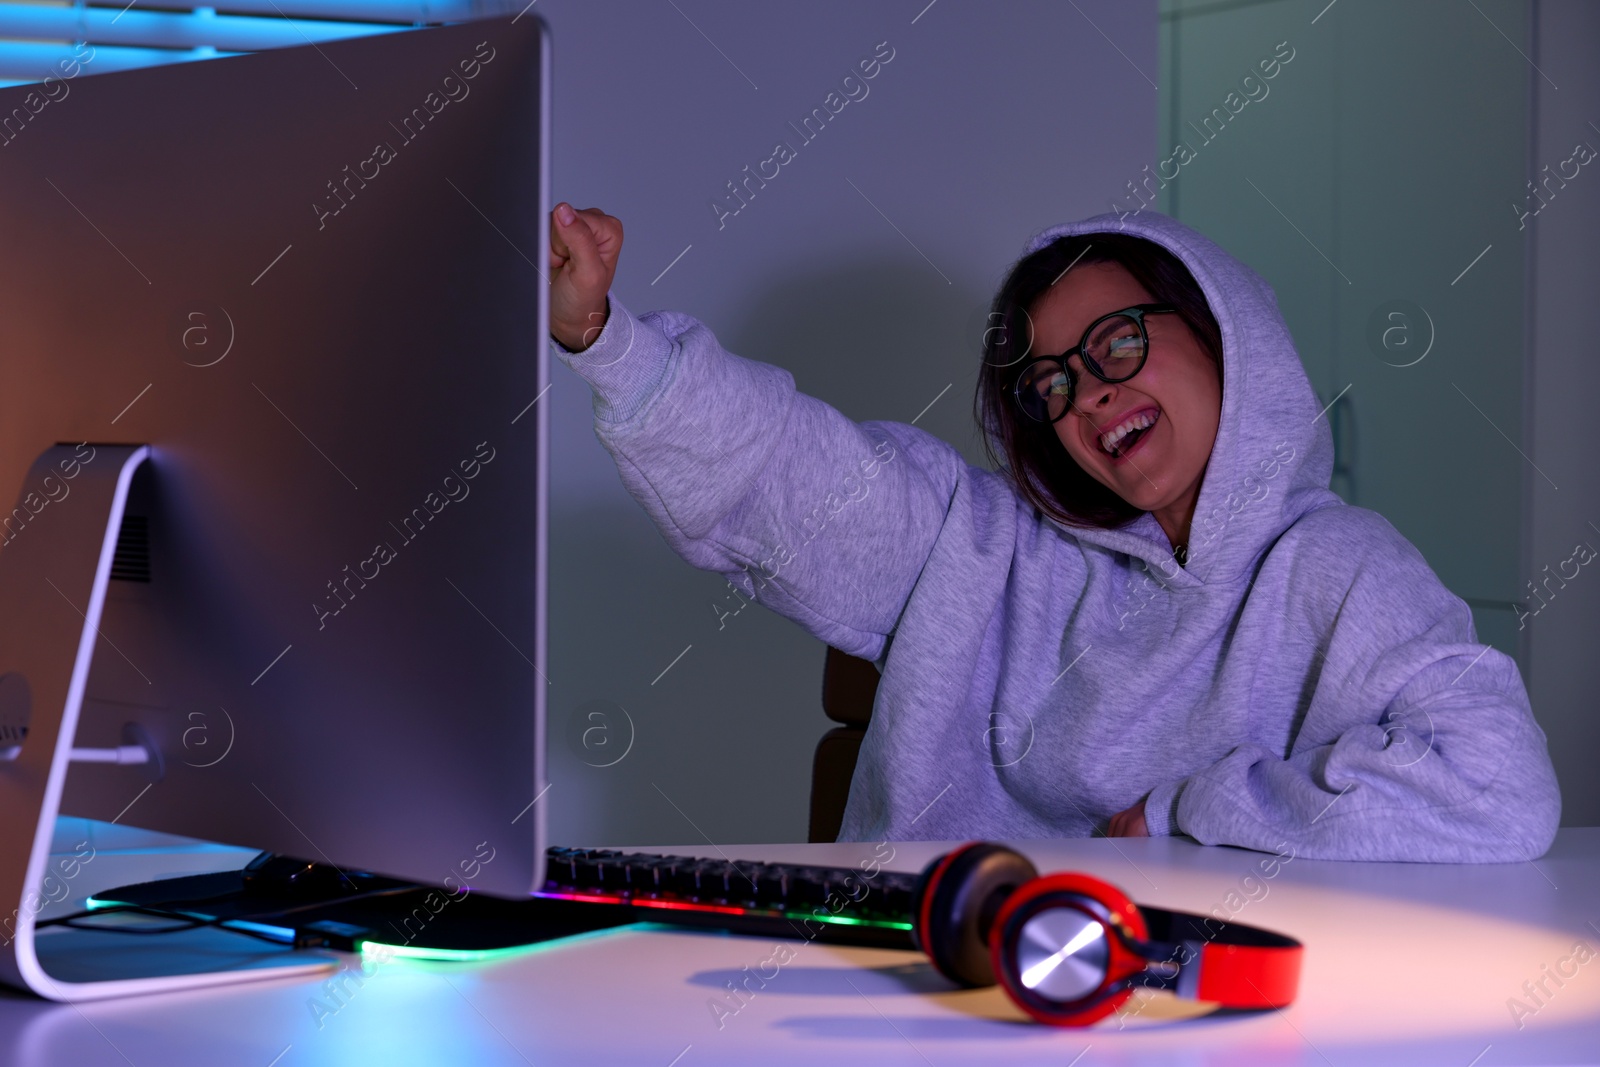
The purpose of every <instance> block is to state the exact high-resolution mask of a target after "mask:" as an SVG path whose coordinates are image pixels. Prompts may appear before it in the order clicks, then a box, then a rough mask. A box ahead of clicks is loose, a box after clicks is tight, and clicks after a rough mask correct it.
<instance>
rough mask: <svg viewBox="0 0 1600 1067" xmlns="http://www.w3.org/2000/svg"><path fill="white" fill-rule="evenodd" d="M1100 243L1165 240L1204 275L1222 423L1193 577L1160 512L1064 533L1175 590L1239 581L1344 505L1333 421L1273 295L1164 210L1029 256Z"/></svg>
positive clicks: (1030, 247)
mask: <svg viewBox="0 0 1600 1067" xmlns="http://www.w3.org/2000/svg"><path fill="white" fill-rule="evenodd" d="M1094 233H1124V234H1132V235H1133V236H1135V237H1143V238H1145V239H1147V240H1150V241H1154V242H1155V243H1157V244H1159V245H1161V246H1162V247H1163V248H1165V249H1167V251H1169V252H1171V253H1172V254H1173V255H1174V256H1177V257H1178V259H1179V260H1181V261H1182V262H1183V264H1184V266H1186V267H1188V268H1189V273H1190V274H1192V275H1194V279H1195V281H1196V282H1197V283H1199V285H1200V289H1201V291H1202V292H1203V293H1204V294H1205V298H1206V303H1207V304H1209V305H1210V307H1211V313H1212V315H1213V316H1215V317H1216V320H1217V325H1218V327H1219V328H1220V329H1221V333H1222V414H1221V418H1220V420H1219V421H1218V425H1217V436H1216V441H1215V443H1214V444H1213V445H1212V448H1211V459H1210V461H1209V462H1208V463H1207V465H1206V470H1205V474H1204V476H1203V478H1202V480H1201V483H1200V495H1199V499H1198V500H1197V502H1196V505H1195V512H1194V520H1193V523H1192V525H1191V527H1190V532H1189V555H1188V563H1187V566H1186V567H1185V568H1183V569H1182V570H1179V569H1178V568H1176V567H1175V566H1174V565H1173V560H1172V546H1171V544H1170V543H1169V542H1168V541H1167V537H1166V534H1165V533H1164V532H1163V531H1162V529H1161V526H1160V524H1159V523H1158V522H1156V520H1155V517H1154V516H1153V515H1151V514H1150V513H1149V512H1145V513H1144V514H1142V515H1140V516H1139V517H1138V518H1137V519H1135V520H1134V521H1133V522H1131V523H1129V524H1128V525H1126V526H1123V527H1121V528H1119V529H1115V530H1106V529H1102V528H1100V527H1082V526H1067V525H1065V524H1062V523H1060V522H1056V525H1058V526H1060V527H1061V528H1062V529H1064V530H1066V531H1068V532H1069V533H1071V534H1072V535H1073V536H1074V537H1075V538H1077V539H1078V540H1080V541H1084V542H1087V543H1090V544H1095V545H1099V546H1101V547H1104V548H1107V549H1111V550H1113V551H1116V552H1124V553H1127V554H1128V555H1131V556H1136V557H1138V558H1140V559H1143V560H1145V561H1146V562H1148V563H1150V564H1151V566H1152V568H1155V569H1157V570H1158V573H1159V574H1161V575H1162V576H1163V577H1164V578H1165V579H1170V583H1169V584H1172V585H1174V586H1193V585H1199V584H1203V583H1205V582H1207V581H1227V580H1230V579H1232V578H1234V577H1236V576H1238V575H1239V574H1241V573H1243V572H1245V571H1246V570H1248V569H1250V568H1251V567H1252V566H1253V564H1254V563H1255V561H1256V560H1257V558H1258V557H1259V556H1260V555H1261V553H1262V552H1264V551H1265V550H1266V549H1267V548H1268V547H1270V546H1271V544H1272V543H1273V542H1274V541H1275V540H1277V538H1278V536H1279V535H1280V534H1282V533H1283V531H1284V530H1286V529H1288V528H1289V527H1290V526H1291V525H1293V523H1294V522H1295V521H1296V520H1297V519H1298V518H1299V517H1300V516H1301V515H1304V514H1305V513H1306V512H1308V511H1311V510H1314V509H1316V508H1319V507H1326V506H1328V505H1331V504H1337V503H1340V500H1339V498H1338V496H1336V495H1335V494H1334V493H1333V492H1332V491H1331V490H1329V489H1328V480H1329V478H1331V477H1332V475H1333V434H1332V432H1331V431H1330V429H1329V426H1328V418H1327V416H1326V415H1324V414H1322V405H1321V404H1320V403H1318V401H1317V396H1316V393H1315V392H1314V391H1313V390H1312V388H1311V381H1310V379H1308V378H1307V377H1306V372H1305V368H1304V367H1303V366H1302V365H1301V363H1300V354H1299V352H1297V351H1296V350H1295V347H1294V340H1293V338H1291V337H1290V335H1289V328H1288V326H1287V325H1285V323H1284V321H1283V316H1282V315H1281V314H1280V313H1279V311H1278V300H1277V297H1276V296H1275V295H1274V294H1273V292H1272V287H1271V286H1269V285H1268V284H1267V283H1266V281H1265V280H1263V279H1262V277H1261V276H1260V275H1259V274H1257V273H1256V272H1255V271H1253V270H1251V269H1250V268H1249V267H1248V266H1246V265H1245V264H1244V263H1242V262H1240V261H1239V260H1237V259H1235V258H1234V257H1233V256H1231V255H1229V254H1228V253H1227V252H1224V251H1223V250H1222V249H1221V248H1220V247H1218V246H1217V245H1216V244H1215V243H1213V242H1212V241H1211V240H1210V239H1209V238H1207V237H1205V236H1204V235H1202V234H1200V233H1199V232H1198V231H1196V230H1193V229H1190V228H1189V227H1188V226H1185V225H1184V224H1183V223H1181V222H1178V221H1177V220H1176V219H1173V218H1171V217H1169V216H1167V215H1163V214H1161V213H1159V212H1155V211H1141V212H1139V213H1138V214H1137V215H1134V216H1132V217H1128V216H1127V215H1126V213H1122V212H1116V213H1108V214H1104V215H1095V216H1093V217H1091V218H1087V219H1082V220H1080V221H1078V222H1069V223H1065V224H1063V225H1059V226H1052V227H1050V228H1049V229H1046V230H1042V231H1040V232H1039V233H1037V234H1035V235H1034V236H1033V237H1032V238H1030V239H1029V241H1028V244H1027V247H1026V248H1025V249H1024V250H1023V254H1024V255H1028V254H1031V253H1033V252H1035V251H1037V250H1039V249H1040V248H1043V247H1044V246H1045V245H1047V244H1049V243H1051V242H1052V241H1054V240H1056V239H1057V238H1060V237H1065V236H1072V235H1077V234H1094ZM1051 521H1052V522H1055V521H1056V520H1054V519H1052V520H1051Z"/></svg>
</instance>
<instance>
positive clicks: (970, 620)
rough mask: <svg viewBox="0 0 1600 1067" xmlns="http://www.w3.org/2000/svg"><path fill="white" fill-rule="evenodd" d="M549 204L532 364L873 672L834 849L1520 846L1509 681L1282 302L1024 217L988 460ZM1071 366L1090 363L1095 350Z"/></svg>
mask: <svg viewBox="0 0 1600 1067" xmlns="http://www.w3.org/2000/svg"><path fill="white" fill-rule="evenodd" d="M621 244H622V228H621V224H620V223H619V222H618V221H617V220H616V219H614V218H611V217H610V216H608V215H605V214H604V213H603V212H601V211H599V210H598V209H594V208H588V209H585V210H584V211H582V212H576V213H574V212H573V210H572V209H571V208H570V206H569V205H566V204H560V205H557V209H556V211H555V212H554V218H553V220H552V226H551V253H550V267H551V276H550V286H551V290H550V322H551V333H552V337H553V339H554V341H555V345H554V348H553V350H554V351H555V352H556V354H557V355H558V356H559V357H560V358H561V359H563V360H564V361H565V362H566V363H567V364H568V366H570V367H571V368H572V369H573V370H574V371H576V372H577V373H578V374H579V375H581V376H582V377H584V378H585V379H586V380H587V381H588V382H589V383H590V384H591V386H592V387H593V389H594V392H595V395H594V412H595V431H596V434H597V435H598V436H599V438H600V440H601V442H602V443H603V444H604V445H605V447H606V448H607V449H608V450H609V451H610V452H611V453H612V455H613V456H614V457H615V458H616V461H617V465H618V468H619V470H620V472H621V475H622V480H623V483H624V485H626V486H627V488H628V490H629V491H630V492H631V493H632V494H633V495H634V496H635V497H636V498H637V499H638V500H639V502H640V503H641V504H642V505H643V506H644V507H645V509H646V510H647V511H648V512H649V514H650V515H651V517H652V518H653V519H654V520H655V522H656V523H657V525H658V526H659V527H660V529H661V531H662V533H663V535H664V536H665V537H666V539H667V541H668V543H669V544H671V545H672V547H673V548H674V549H675V550H676V551H677V552H678V553H679V554H680V555H682V556H683V557H684V559H686V560H688V561H689V562H690V563H691V564H693V565H694V566H696V567H699V568H702V569H705V570H713V571H718V572H720V573H722V574H725V575H727V576H728V577H729V579H730V580H731V581H732V582H733V583H735V585H736V586H737V587H738V588H739V589H740V590H741V592H742V593H743V594H744V595H745V596H746V597H753V598H754V599H757V600H759V601H760V602H761V603H763V604H765V605H766V606H768V607H769V608H771V609H772V610H774V611H777V612H779V613H781V614H783V615H785V616H787V617H788V618H791V619H793V620H794V621H796V622H798V623H799V624H800V625H801V626H803V627H805V628H806V629H807V630H808V631H810V632H811V633H812V634H814V635H815V636H817V637H818V638H820V639H822V640H823V641H825V642H827V643H828V644H830V645H833V646H835V647H837V648H840V649H842V650H844V651H846V652H849V653H851V654H853V655H856V656H861V657H863V658H866V659H870V660H874V661H876V662H877V663H878V665H879V668H880V670H881V671H882V679H881V681H880V684H879V687H878V696H877V702H876V704H875V706H874V709H873V716H872V724H871V726H870V728H869V729H868V730H867V733H866V737H865V740H864V741H863V742H862V746H861V754H860V759H859V761H858V763H857V767H856V772H855V777H854V779H853V781H852V785H851V789H850V798H849V803H848V805H847V807H846V810H845V814H844V823H843V828H842V830H841V833H840V838H841V839H842V840H868V839H872V840H876V839H882V838H887V839H900V840H904V839H921V840H930V839H934V840H957V839H965V838H979V837H990V838H1009V839H1017V838H1030V837H1058V836H1087V835H1090V834H1093V833H1096V832H1104V833H1108V834H1111V835H1141V834H1151V835H1165V834H1176V833H1184V834H1187V835H1189V836H1191V837H1193V838H1195V839H1197V840H1199V841H1201V842H1204V843H1207V844H1228V845H1239V846H1243V847H1247V848H1254V849H1261V850H1267V851H1283V850H1284V849H1292V850H1293V854H1294V855H1297V856H1304V857H1312V858H1346V859H1371V860H1417V861H1513V860H1527V859H1533V858H1535V857H1537V856H1539V855H1542V854H1543V853H1544V852H1545V851H1546V849H1548V848H1549V846H1550V843H1551V841H1552V839H1553V837H1554V834H1555V830H1556V826H1557V824H1558V822H1559V818H1560V797H1559V793H1558V790H1557V786H1556V780H1555V774H1554V771H1553V769H1552V767H1551V764H1550V759H1549V754H1548V752H1547V749H1546V742H1545V737H1544V734H1543V732H1542V731H1541V730H1540V729H1539V727H1538V725H1537V724H1536V723H1535V721H1534V719H1533V715H1532V712H1531V709H1530V708H1529V705H1528V698H1527V693H1526V691H1525V689H1524V687H1523V683H1522V679H1521V676H1520V675H1519V673H1518V671H1517V667H1516V664H1515V663H1514V661H1512V660H1511V659H1510V658H1509V657H1507V656H1505V655H1503V654H1502V653H1500V652H1498V651H1496V650H1494V649H1492V648H1489V647H1486V646H1484V645H1482V644H1480V643H1478V641H1477V638H1476V635H1475V633H1474V631H1473V625H1472V616H1471V613H1470V611H1469V610H1468V608H1467V606H1466V604H1465V603H1464V602H1462V601H1461V600H1460V599H1459V598H1458V597H1456V596H1454V595H1453V594H1451V593H1450V592H1449V591H1448V590H1447V589H1445V588H1444V586H1443V585H1442V584H1441V583H1440V582H1439V580H1438V578H1437V577H1436V576H1435V575H1434V573H1433V571H1432V570H1431V569H1429V567H1428V565H1427V563H1426V562H1425V561H1424V560H1423V558H1422V556H1421V554H1420V553H1419V552H1418V551H1417V550H1416V548H1415V547H1413V546H1412V545H1411V543H1410V542H1408V541H1407V540H1406V539H1405V538H1404V537H1402V536H1401V535H1400V534H1399V533H1398V532H1397V531H1396V530H1395V529H1394V527H1392V526H1391V525H1390V524H1389V523H1388V522H1386V521H1385V520H1384V519H1383V518H1382V517H1381V516H1379V515H1378V514H1376V513H1374V512H1371V511H1367V510H1365V509H1362V508H1357V507H1352V506H1349V505H1347V504H1345V503H1344V502H1343V501H1341V500H1340V499H1339V498H1338V497H1337V496H1336V495H1335V494H1333V493H1332V492H1331V491H1329V489H1328V479H1329V475H1330V473H1331V470H1332V459H1333V448H1332V440H1331V436H1330V433H1329V430H1328V425H1327V420H1326V419H1325V418H1324V417H1323V415H1322V414H1321V412H1320V411H1319V404H1318V403H1317V400H1316V397H1315V394H1314V393H1313V392H1312V390H1311V387H1310V384H1309V382H1308V380H1307V378H1306V375H1305V371H1304V370H1303V369H1302V367H1301V364H1300V360H1299V357H1298V355H1297V353H1296V352H1295V349H1294V345H1293V342H1292V340H1291V338H1290V336H1289V331H1288V329H1287V327H1286V326H1285V325H1284V322H1283V319H1282V317H1281V316H1280V315H1279V313H1278V310H1277V305H1276V300H1275V298H1274V296H1273V293H1272V290H1271V289H1270V288H1269V287H1268V286H1267V285H1266V283H1265V282H1264V281H1262V279H1261V278H1260V277H1259V276H1257V275H1256V274H1255V273H1254V272H1253V271H1252V270H1250V268H1248V267H1247V266H1245V265H1244V264H1242V263H1240V262H1239V261H1237V260H1235V259H1233V258H1232V257H1231V256H1229V255H1228V254H1227V253H1225V252H1223V251H1222V250H1221V249H1220V248H1218V247H1217V246H1216V245H1214V244H1213V243H1211V242H1210V241H1209V240H1207V239H1206V238H1205V237H1203V236H1201V235H1200V234H1198V233H1196V232H1195V231H1193V230H1191V229H1188V228H1187V227H1185V226H1183V225H1181V224H1179V223H1178V222H1176V221H1174V220H1172V219H1170V218H1167V217H1165V216H1162V215H1159V214H1157V213H1155V212H1149V211H1146V212H1143V213H1141V214H1139V215H1138V216H1137V217H1135V218H1133V219H1129V220H1126V221H1125V222H1124V221H1122V220H1119V219H1117V218H1116V217H1114V216H1109V215H1105V216H1098V217H1095V218H1090V219H1085V220H1083V221H1080V222H1075V223H1070V224H1067V225H1063V226H1056V227H1053V228H1051V229H1047V230H1045V231H1043V232H1042V233H1040V234H1038V235H1037V236H1035V237H1034V238H1033V239H1032V240H1031V241H1030V242H1029V243H1028V246H1027V248H1026V249H1025V254H1024V256H1023V258H1022V259H1021V260H1020V261H1019V262H1018V263H1017V264H1016V266H1015V267H1014V268H1013V269H1012V271H1011V273H1010V275H1009V276H1008V278H1007V279H1006V281H1005V283H1004V285H1003V286H1002V287H1001V290H1000V292H999V294H998V295H997V297H996V299H995V303H994V309H993V314H992V316H991V319H990V329H989V331H988V334H987V336H986V338H985V351H984V364H983V366H982V368H981V370H980V375H979V388H978V397H977V399H978V406H979V420H980V423H981V424H982V426H983V428H984V430H985V437H986V440H987V441H988V442H989V443H990V446H991V451H992V452H993V451H995V450H998V451H999V452H1000V453H1002V458H1003V463H1002V465H1001V469H1000V470H998V471H989V470H985V469H982V468H979V467H974V466H971V465H969V464H967V463H966V462H965V461H964V460H963V459H962V457H961V455H960V454H959V453H958V452H957V451H956V450H955V449H954V448H953V447H951V446H950V445H948V444H946V443H945V442H943V441H941V440H939V439H937V438H935V437H933V436H931V435H930V434H928V433H926V432H924V431H922V430H918V429H916V428H915V427H913V426H909V425H905V424H902V423H895V422H863V423H859V424H858V423H854V422H852V421H850V420H848V419H846V418H845V417H844V416H843V415H841V414H840V413H839V412H838V411H836V410H835V409H834V408H832V407H830V406H828V405H827V404H824V403H822V402H821V401H819V400H816V399H815V398H813V397H809V396H806V395H804V394H802V393H799V392H797V391H796V390H795V387H794V379H793V377H792V376H791V375H790V374H789V373H788V372H786V371H784V370H782V369H780V368H778V367H774V366H771V365H769V364H765V363H759V362H755V361H752V360H746V359H742V358H740V357H738V356H735V355H733V354H731V353H729V352H727V351H725V350H724V349H723V348H722V347H721V346H720V345H718V343H717V341H716V338H715V337H713V336H712V334H711V332H710V331H709V330H708V329H706V327H705V326H704V325H702V324H701V323H700V322H699V321H697V320H696V319H694V318H691V317H690V316H687V315H684V314H680V313H677V312H651V313H649V314H646V315H644V316H642V317H637V316H635V315H633V314H632V313H631V312H630V311H629V310H628V309H627V308H626V307H624V306H623V305H622V304H621V302H620V301H619V300H618V299H617V298H616V295H615V294H613V293H610V292H609V290H610V285H611V280H612V277H613V275H614V274H615V270H616V261H617V255H618V253H619V251H620V249H621ZM1086 356H1087V357H1088V358H1085V357H1086Z"/></svg>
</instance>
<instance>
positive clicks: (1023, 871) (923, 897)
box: [912, 841, 1039, 988]
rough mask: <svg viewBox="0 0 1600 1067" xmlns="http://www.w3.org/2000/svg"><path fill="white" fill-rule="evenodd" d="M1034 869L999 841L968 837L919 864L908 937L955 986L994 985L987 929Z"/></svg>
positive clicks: (1023, 857) (1033, 873) (1032, 874)
mask: <svg viewBox="0 0 1600 1067" xmlns="http://www.w3.org/2000/svg"><path fill="white" fill-rule="evenodd" d="M1038 875H1039V871H1038V869H1037V868H1036V867H1034V865H1033V863H1032V862H1031V861H1030V860H1029V859H1028V857H1026V856H1024V855H1022V853H1020V852H1016V851H1014V850H1012V849H1009V848H1006V847H1005V846H1003V845H995V844H990V843H988V842H982V841H973V842H968V843H967V844H965V845H962V846H961V847H960V848H958V849H955V850H953V851H951V852H947V853H945V854H944V855H942V856H940V857H938V858H936V859H934V860H933V861H932V862H931V863H929V864H928V865H927V867H925V868H923V871H922V876H921V877H920V878H919V879H918V880H917V890H916V893H915V895H914V896H913V898H912V907H913V909H914V910H913V913H912V914H913V916H914V922H913V928H912V936H913V937H914V938H915V940H916V942H917V946H918V947H919V948H920V949H921V950H922V951H923V952H925V953H927V955H928V958H929V959H931V960H932V961H933V965H934V967H935V968H936V969H937V970H938V971H939V973H940V974H942V975H944V976H945V977H946V978H948V979H950V980H951V981H952V982H955V983H957V984H958V985H963V986H968V987H973V988H976V987H980V986H990V985H994V983H995V972H994V965H993V963H992V962H991V952H990V949H989V928H990V927H991V926H992V925H993V923H994V917H995V915H996V914H998V912H999V911H1000V907H1001V905H1002V904H1003V903H1004V902H1005V899H1006V898H1007V897H1008V896H1009V895H1010V894H1011V893H1012V892H1013V891H1014V890H1015V889H1016V888H1017V887H1018V886H1021V885H1023V884H1024V883H1026V882H1028V881H1029V880H1031V879H1033V878H1037V877H1038Z"/></svg>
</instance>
